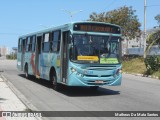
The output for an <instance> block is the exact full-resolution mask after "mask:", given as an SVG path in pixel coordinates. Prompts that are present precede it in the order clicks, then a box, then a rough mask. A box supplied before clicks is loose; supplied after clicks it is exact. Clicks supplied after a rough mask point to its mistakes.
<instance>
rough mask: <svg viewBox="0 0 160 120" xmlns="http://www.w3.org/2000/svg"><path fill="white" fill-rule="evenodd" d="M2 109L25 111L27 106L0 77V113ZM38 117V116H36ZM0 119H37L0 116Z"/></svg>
mask: <svg viewBox="0 0 160 120" xmlns="http://www.w3.org/2000/svg"><path fill="white" fill-rule="evenodd" d="M4 111H26V112H27V107H26V106H25V105H24V104H23V103H22V102H21V101H20V99H19V98H18V97H17V96H16V95H15V94H14V93H13V91H12V90H11V89H10V88H9V86H8V85H7V84H6V83H5V81H4V80H3V79H2V78H1V77H0V114H2V112H4ZM0 116H1V115H0ZM38 119H39V118H38ZM0 120H37V118H35V117H29V118H28V117H0Z"/></svg>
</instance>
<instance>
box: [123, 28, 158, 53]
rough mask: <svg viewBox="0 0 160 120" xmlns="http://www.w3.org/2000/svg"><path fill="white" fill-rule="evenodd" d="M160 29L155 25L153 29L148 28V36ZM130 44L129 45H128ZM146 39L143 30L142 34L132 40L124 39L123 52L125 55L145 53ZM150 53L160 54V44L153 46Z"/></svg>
mask: <svg viewBox="0 0 160 120" xmlns="http://www.w3.org/2000/svg"><path fill="white" fill-rule="evenodd" d="M158 30H160V27H154V28H152V29H148V30H147V31H146V33H147V36H149V35H150V34H152V33H154V32H156V31H158ZM127 46H128V47H127ZM143 49H144V39H143V32H142V35H141V36H140V37H138V38H135V39H132V40H128V41H127V40H126V39H124V40H123V42H122V53H123V55H130V54H135V55H143V53H144V50H143ZM149 54H150V55H153V54H154V55H160V49H159V47H158V46H153V47H152V48H151V50H150V53H149Z"/></svg>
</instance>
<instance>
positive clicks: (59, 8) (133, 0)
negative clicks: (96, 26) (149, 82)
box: [0, 0, 160, 48]
mask: <svg viewBox="0 0 160 120" xmlns="http://www.w3.org/2000/svg"><path fill="white" fill-rule="evenodd" d="M122 6H128V7H130V6H132V7H133V10H136V13H135V15H137V16H138V19H139V22H140V23H141V24H142V26H141V30H143V29H144V27H143V24H144V22H143V21H144V0H0V46H6V47H9V48H12V47H17V43H18V37H19V36H20V35H24V34H26V33H31V32H35V31H38V30H41V29H45V28H47V27H52V26H58V25H61V24H65V23H69V22H71V19H70V16H69V14H67V12H65V11H64V10H67V11H70V12H75V11H80V10H82V12H77V13H76V14H75V15H74V16H73V19H72V21H84V20H87V19H89V15H90V14H91V13H92V12H96V13H101V12H108V11H111V10H114V9H118V8H120V7H122ZM158 14H160V1H159V0H147V29H151V28H153V27H154V26H157V25H158V24H157V21H156V20H155V19H154V17H155V16H156V15H158Z"/></svg>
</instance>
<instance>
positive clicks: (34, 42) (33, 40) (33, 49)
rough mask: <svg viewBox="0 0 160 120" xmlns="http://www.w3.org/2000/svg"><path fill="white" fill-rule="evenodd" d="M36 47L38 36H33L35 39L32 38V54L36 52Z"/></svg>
mask: <svg viewBox="0 0 160 120" xmlns="http://www.w3.org/2000/svg"><path fill="white" fill-rule="evenodd" d="M35 45H36V36H33V38H32V48H31V49H32V52H34V51H35Z"/></svg>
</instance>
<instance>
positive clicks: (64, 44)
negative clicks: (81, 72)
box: [61, 32, 69, 83]
mask: <svg viewBox="0 0 160 120" xmlns="http://www.w3.org/2000/svg"><path fill="white" fill-rule="evenodd" d="M68 38H69V32H63V40H62V49H61V50H62V51H61V52H62V54H61V55H62V56H61V58H62V59H61V60H62V61H61V62H62V66H61V76H62V82H63V83H66V81H67V71H68V44H67V43H68Z"/></svg>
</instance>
